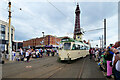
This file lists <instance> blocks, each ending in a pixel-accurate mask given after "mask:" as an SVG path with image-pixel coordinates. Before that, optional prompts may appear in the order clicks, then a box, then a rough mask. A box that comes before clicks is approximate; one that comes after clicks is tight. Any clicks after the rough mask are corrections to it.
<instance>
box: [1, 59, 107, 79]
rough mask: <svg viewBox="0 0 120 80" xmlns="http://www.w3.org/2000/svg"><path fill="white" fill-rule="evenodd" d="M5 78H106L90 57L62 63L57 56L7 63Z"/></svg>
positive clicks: (4, 67) (4, 69) (4, 66)
mask: <svg viewBox="0 0 120 80" xmlns="http://www.w3.org/2000/svg"><path fill="white" fill-rule="evenodd" d="M26 66H28V67H26ZM29 66H31V67H29ZM3 78H45V79H48V80H49V79H51V78H77V79H79V78H101V79H103V80H106V78H105V77H104V75H103V73H102V72H101V71H100V69H99V67H98V66H97V64H96V63H95V62H94V61H93V60H89V58H88V57H86V58H82V59H78V60H75V61H73V62H72V63H71V64H67V63H65V62H63V63H60V62H58V61H57V57H45V58H41V59H38V60H34V61H31V62H29V63H26V62H21V63H19V64H17V63H15V64H5V65H3Z"/></svg>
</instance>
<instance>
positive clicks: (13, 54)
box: [12, 50, 16, 61]
mask: <svg viewBox="0 0 120 80" xmlns="http://www.w3.org/2000/svg"><path fill="white" fill-rule="evenodd" d="M15 56H16V52H15V50H13V51H12V60H13V61H14V60H15Z"/></svg>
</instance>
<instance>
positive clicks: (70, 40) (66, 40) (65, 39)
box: [61, 38, 89, 47]
mask: <svg viewBox="0 0 120 80" xmlns="http://www.w3.org/2000/svg"><path fill="white" fill-rule="evenodd" d="M61 42H75V43H76V44H80V45H85V46H88V47H89V45H88V44H86V43H83V42H80V41H77V40H74V39H72V38H63V39H62V41H61Z"/></svg>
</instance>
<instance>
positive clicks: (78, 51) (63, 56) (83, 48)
mask: <svg viewBox="0 0 120 80" xmlns="http://www.w3.org/2000/svg"><path fill="white" fill-rule="evenodd" d="M89 48H90V46H89V45H88V44H85V43H83V42H80V41H77V40H74V39H72V38H64V39H62V41H61V48H60V50H59V59H60V60H61V61H63V60H67V61H71V60H75V59H78V58H81V57H85V56H87V55H88V54H89Z"/></svg>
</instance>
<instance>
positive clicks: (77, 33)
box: [73, 3, 82, 41]
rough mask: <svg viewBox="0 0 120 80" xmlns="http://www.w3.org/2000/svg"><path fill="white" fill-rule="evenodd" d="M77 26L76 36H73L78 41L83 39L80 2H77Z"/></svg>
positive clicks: (75, 29)
mask: <svg viewBox="0 0 120 80" xmlns="http://www.w3.org/2000/svg"><path fill="white" fill-rule="evenodd" d="M75 14H76V17H75V28H74V36H73V38H74V39H75V40H78V41H82V32H81V29H80V9H79V4H78V3H77V7H76V10H75Z"/></svg>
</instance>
